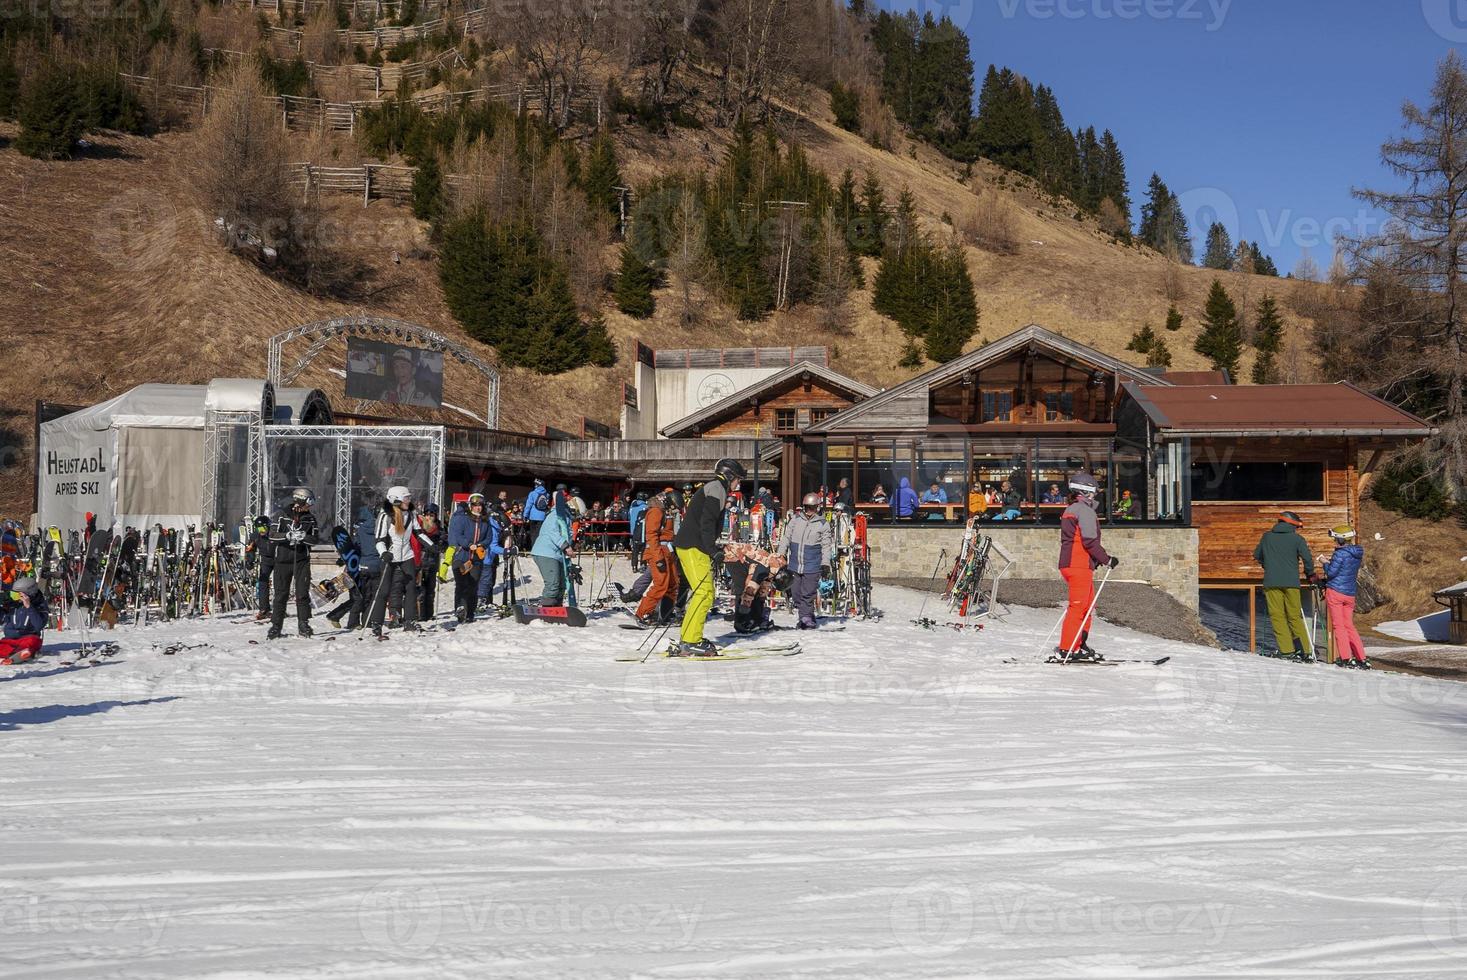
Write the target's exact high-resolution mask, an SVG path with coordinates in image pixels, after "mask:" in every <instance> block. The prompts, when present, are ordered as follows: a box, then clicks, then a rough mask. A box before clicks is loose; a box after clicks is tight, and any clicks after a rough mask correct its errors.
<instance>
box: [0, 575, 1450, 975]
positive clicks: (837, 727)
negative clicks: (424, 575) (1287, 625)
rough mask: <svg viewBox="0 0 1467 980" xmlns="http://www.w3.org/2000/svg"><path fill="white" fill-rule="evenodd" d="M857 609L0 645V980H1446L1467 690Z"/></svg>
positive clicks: (1037, 619) (1030, 615)
mask: <svg viewBox="0 0 1467 980" xmlns="http://www.w3.org/2000/svg"><path fill="white" fill-rule="evenodd" d="M878 601H879V602H880V603H881V604H882V605H883V606H884V607H885V608H886V611H887V616H886V618H885V620H884V621H882V622H880V623H873V624H852V625H851V626H850V628H849V629H847V630H845V631H841V632H834V631H832V632H821V633H819V634H814V635H810V634H804V635H800V639H801V640H802V641H803V642H804V644H805V652H804V653H803V654H802V655H801V656H798V657H793V658H781V659H766V660H756V661H745V662H739V663H726V664H718V663H713V664H701V663H685V662H676V661H650V662H648V663H647V664H645V665H642V664H621V663H615V662H614V661H613V658H614V656H615V655H616V654H617V653H619V652H625V651H626V650H628V649H629V648H631V647H634V646H635V645H636V643H637V642H638V641H639V640H641V639H643V638H644V635H643V634H639V633H633V632H628V631H623V630H619V629H616V628H615V626H614V625H613V622H614V621H615V620H613V619H611V618H599V619H595V620H593V622H592V625H591V627H590V628H588V629H585V630H571V629H567V628H564V627H556V626H549V625H545V624H534V625H531V626H525V627H520V626H515V625H514V624H513V623H512V622H501V621H494V622H488V623H479V624H475V625H474V626H471V627H466V628H464V629H461V630H459V631H457V632H454V633H431V634H427V635H425V636H423V637H421V638H414V639H404V638H401V637H395V638H394V639H393V640H392V641H391V642H388V643H375V642H361V641H358V640H357V639H355V638H354V637H351V636H343V637H342V638H340V639H337V640H335V641H334V642H323V641H322V640H320V639H319V638H318V639H317V640H314V641H309V642H306V641H295V640H293V641H288V642H286V643H285V644H283V645H272V646H266V645H264V644H260V645H250V644H249V643H248V640H250V639H254V638H258V637H260V636H261V635H262V634H263V629H261V628H260V627H257V626H254V625H253V624H250V625H245V624H241V623H238V622H230V621H218V622H210V623H205V624H198V623H196V624H179V625H172V626H167V627H162V628H150V629H145V630H138V631H130V630H127V629H124V630H121V631H119V632H118V633H117V634H115V637H114V638H118V639H120V640H121V642H122V645H123V649H122V652H121V654H120V655H119V656H117V657H116V658H114V659H113V660H111V661H106V662H103V663H102V664H101V665H99V666H96V667H90V668H75V669H70V670H67V669H62V668H59V667H58V666H57V664H56V660H55V658H54V657H51V658H48V659H46V660H43V661H41V662H40V663H38V664H36V665H32V666H29V667H24V668H10V669H9V673H7V674H4V675H0V830H3V833H4V836H3V842H4V843H3V848H4V851H3V855H0V976H4V977H25V978H42V977H44V978H50V980H61V978H87V980H99V978H109V977H115V978H137V977H210V978H243V977H251V978H258V977H322V978H336V977H350V978H363V977H367V978H397V977H425V978H457V977H464V978H482V977H490V976H494V977H542V976H547V977H548V976H571V975H575V976H591V977H602V976H605V977H613V976H641V977H667V978H686V977H708V976H743V977H773V976H801V977H832V978H833V977H841V978H847V977H868V976H869V977H895V976H916V977H928V976H934V977H935V976H963V977H973V976H984V977H1045V978H1049V977H1138V976H1146V977H1153V976H1154V977H1234V976H1236V977H1305V976H1307V977H1380V976H1412V977H1433V976H1435V977H1461V976H1464V975H1467V807H1464V804H1467V751H1464V749H1467V686H1463V685H1460V684H1456V683H1452V682H1443V681H1435V680H1431V679H1427V678H1415V677H1407V676H1401V675H1387V674H1383V673H1372V674H1365V675H1359V674H1356V673H1354V672H1348V673H1347V672H1345V671H1341V670H1338V669H1336V668H1333V667H1324V666H1314V667H1310V666H1302V665H1292V664H1284V663H1278V662H1272V661H1263V660H1258V659H1256V658H1251V657H1246V656H1244V655H1241V654H1225V653H1221V652H1217V651H1211V650H1206V649H1202V648H1197V647H1188V646H1184V645H1180V644H1172V643H1163V642H1160V641H1155V640H1151V639H1149V638H1146V637H1143V636H1140V635H1137V634H1127V633H1123V632H1121V631H1118V630H1115V629H1113V628H1110V627H1107V626H1104V625H1102V626H1101V627H1100V628H1099V629H1098V630H1097V635H1096V646H1097V647H1099V648H1100V649H1102V650H1104V651H1105V652H1107V653H1108V654H1110V655H1111V656H1113V657H1119V656H1138V655H1143V654H1144V655H1148V656H1160V655H1163V654H1170V655H1171V656H1172V657H1173V659H1172V661H1171V663H1169V664H1167V665H1166V666H1164V667H1160V668H1156V667H1150V666H1121V667H1106V668H1088V667H1067V668H1058V667H1053V666H1045V665H1042V664H1039V663H1037V662H1036V661H1037V660H1038V659H1039V653H1038V651H1037V649H1036V647H1037V646H1038V644H1039V641H1040V639H1041V638H1042V637H1043V635H1044V633H1045V631H1046V630H1047V629H1048V628H1049V627H1050V626H1051V625H1052V623H1053V621H1054V616H1055V614H1054V613H1053V612H1049V611H1037V610H1015V611H1014V613H1013V614H1012V615H1011V616H1010V617H1009V619H1008V620H1007V622H1005V623H994V624H991V625H990V626H989V627H988V628H987V629H985V630H984V631H983V632H981V633H979V634H977V635H976V636H975V635H971V634H959V633H956V632H952V631H949V630H939V631H936V632H925V631H922V630H919V629H917V628H916V627H913V626H912V625H910V623H909V620H910V619H911V618H912V617H913V616H914V615H915V613H916V610H917V603H918V598H917V597H916V596H915V595H912V594H909V593H900V592H898V591H896V590H890V589H885V590H881V592H880V593H879V594H878ZM931 612H932V609H931V607H929V609H928V613H929V614H931ZM939 615H940V614H939ZM722 631H723V627H722V626H721V625H720V626H719V627H718V628H717V629H715V630H713V631H711V632H712V633H713V634H715V635H716V634H718V633H720V632H722ZM784 635H793V634H784ZM69 642H70V641H69V639H67V640H60V641H59V642H58V645H59V646H65V645H66V644H67V643H69ZM167 642H202V643H208V644H210V646H209V647H208V648H200V649H192V650H187V651H184V652H181V653H178V654H177V655H175V656H164V655H163V654H162V653H161V652H160V651H159V650H155V649H154V648H153V645H154V644H155V643H159V644H161V643H167ZM1009 658H1017V659H1018V660H1020V661H1022V662H1021V663H1016V664H1009V663H1005V662H1004V661H1005V660H1006V659H1009Z"/></svg>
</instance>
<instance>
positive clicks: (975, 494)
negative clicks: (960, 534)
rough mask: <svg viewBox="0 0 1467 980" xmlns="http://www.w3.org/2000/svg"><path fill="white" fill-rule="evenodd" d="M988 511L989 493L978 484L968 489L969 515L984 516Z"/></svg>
mask: <svg viewBox="0 0 1467 980" xmlns="http://www.w3.org/2000/svg"><path fill="white" fill-rule="evenodd" d="M987 511H988V494H986V493H984V492H983V488H982V487H980V486H977V485H976V484H975V485H974V486H972V487H971V488H969V490H968V516H969V517H982V516H983V515H984V514H985V513H987Z"/></svg>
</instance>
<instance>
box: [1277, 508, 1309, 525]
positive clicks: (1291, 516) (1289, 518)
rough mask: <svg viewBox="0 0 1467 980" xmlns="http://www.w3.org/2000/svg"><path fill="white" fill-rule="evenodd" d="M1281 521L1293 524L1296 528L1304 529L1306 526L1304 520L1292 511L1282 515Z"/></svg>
mask: <svg viewBox="0 0 1467 980" xmlns="http://www.w3.org/2000/svg"><path fill="white" fill-rule="evenodd" d="M1279 520H1281V521H1283V522H1284V523H1285V524H1292V525H1294V526H1295V527H1303V526H1304V518H1302V517H1300V516H1299V515H1298V514H1296V513H1294V512H1293V511H1292V510H1286V511H1284V512H1283V513H1282V514H1280V515H1279Z"/></svg>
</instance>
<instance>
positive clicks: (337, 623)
mask: <svg viewBox="0 0 1467 980" xmlns="http://www.w3.org/2000/svg"><path fill="white" fill-rule="evenodd" d="M326 622H328V623H330V624H331V628H332V629H334V630H339V629H341V620H339V619H332V618H331V617H330V616H327V617H326Z"/></svg>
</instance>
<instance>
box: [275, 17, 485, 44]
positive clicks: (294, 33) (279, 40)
mask: <svg viewBox="0 0 1467 980" xmlns="http://www.w3.org/2000/svg"><path fill="white" fill-rule="evenodd" d="M486 23H488V19H487V15H486V12H485V10H484V8H483V7H478V8H476V9H473V10H466V11H464V12H463V13H461V14H454V15H453V16H452V17H437V18H434V19H433V20H426V21H423V22H422V23H421V24H413V25H411V26H409V27H394V26H391V25H387V26H384V27H374V28H372V29H371V30H360V31H354V30H351V29H349V28H348V29H343V30H338V31H336V32H335V33H336V40H337V41H338V42H340V43H341V44H344V45H347V46H349V47H355V46H356V45H358V44H360V45H361V46H362V47H364V48H366V49H368V50H371V49H373V48H390V47H392V46H393V45H394V44H401V43H403V42H405V41H422V40H426V39H427V38H430V37H437V36H438V35H439V34H441V33H443V31H444V30H446V29H447V28H448V27H449V26H450V25H452V26H453V27H456V28H457V29H458V30H459V32H460V33H461V34H464V35H468V34H471V33H473V32H475V31H480V30H483V28H484V26H485V24H486ZM267 30H268V33H269V36H270V40H271V42H273V43H274V44H275V45H276V47H277V50H284V51H293V52H296V53H299V52H300V49H301V41H302V39H303V38H304V37H305V31H302V30H301V29H299V28H296V27H270V28H268V29H267Z"/></svg>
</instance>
